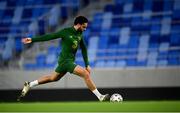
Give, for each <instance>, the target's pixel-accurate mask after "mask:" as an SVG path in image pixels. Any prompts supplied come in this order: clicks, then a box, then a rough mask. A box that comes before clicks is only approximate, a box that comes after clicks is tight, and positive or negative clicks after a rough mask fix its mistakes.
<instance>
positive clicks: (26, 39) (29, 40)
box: [21, 38, 32, 44]
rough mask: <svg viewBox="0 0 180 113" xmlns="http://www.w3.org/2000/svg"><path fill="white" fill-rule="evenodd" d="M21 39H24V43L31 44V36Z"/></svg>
mask: <svg viewBox="0 0 180 113" xmlns="http://www.w3.org/2000/svg"><path fill="white" fill-rule="evenodd" d="M21 41H22V43H24V44H29V43H31V42H32V40H31V38H23V39H22V40H21Z"/></svg>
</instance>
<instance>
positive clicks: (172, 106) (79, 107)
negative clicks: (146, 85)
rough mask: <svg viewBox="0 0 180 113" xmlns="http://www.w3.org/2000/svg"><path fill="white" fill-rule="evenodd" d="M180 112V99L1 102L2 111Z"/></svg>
mask: <svg viewBox="0 0 180 113" xmlns="http://www.w3.org/2000/svg"><path fill="white" fill-rule="evenodd" d="M12 111H13V112H121V111H122V112H179V111H180V101H124V102H123V103H110V102H30V103H0V112H12Z"/></svg>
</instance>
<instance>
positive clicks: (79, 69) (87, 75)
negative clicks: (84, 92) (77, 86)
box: [73, 66, 109, 101]
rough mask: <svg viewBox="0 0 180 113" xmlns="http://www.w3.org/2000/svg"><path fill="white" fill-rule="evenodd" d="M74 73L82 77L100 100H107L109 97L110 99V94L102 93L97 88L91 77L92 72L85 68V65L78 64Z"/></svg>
mask: <svg viewBox="0 0 180 113" xmlns="http://www.w3.org/2000/svg"><path fill="white" fill-rule="evenodd" d="M73 74H76V75H78V76H80V77H82V78H83V79H84V81H85V83H86V85H87V87H88V88H89V89H90V90H91V91H92V92H93V93H94V94H95V95H96V96H97V98H98V99H99V100H100V101H105V100H107V99H109V95H108V94H106V95H102V94H101V93H100V92H99V91H98V90H97V88H96V86H95V84H94V82H93V81H92V79H91V77H90V73H89V72H88V71H87V70H85V69H84V68H83V67H81V66H76V67H75V69H74V71H73Z"/></svg>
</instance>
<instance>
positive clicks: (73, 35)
mask: <svg viewBox="0 0 180 113" xmlns="http://www.w3.org/2000/svg"><path fill="white" fill-rule="evenodd" d="M57 38H61V39H62V41H61V46H62V50H61V53H60V55H59V58H58V62H62V61H64V60H72V61H75V55H76V52H77V50H78V47H79V46H80V48H81V50H82V55H83V59H84V62H85V66H86V67H87V66H88V65H89V61H88V56H87V49H86V45H85V42H84V39H83V36H82V32H80V31H77V30H76V29H75V28H74V27H69V28H64V29H62V30H60V31H58V32H55V33H51V34H46V35H42V36H36V37H33V38H32V42H41V41H48V40H53V39H57Z"/></svg>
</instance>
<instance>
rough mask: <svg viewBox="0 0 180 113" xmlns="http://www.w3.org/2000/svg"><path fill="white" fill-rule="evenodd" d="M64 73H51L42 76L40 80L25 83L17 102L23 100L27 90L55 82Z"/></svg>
mask: <svg viewBox="0 0 180 113" xmlns="http://www.w3.org/2000/svg"><path fill="white" fill-rule="evenodd" d="M65 74H66V73H57V72H53V73H51V74H50V75H46V76H42V77H41V78H39V79H38V80H34V81H32V82H27V81H26V82H25V83H24V87H23V89H22V92H21V95H20V96H19V97H18V99H17V100H18V101H20V99H21V98H23V97H24V96H25V95H26V94H27V93H28V92H29V90H30V89H31V88H32V87H34V86H37V85H40V84H45V83H49V82H55V81H58V80H59V79H61V78H62V77H63V76H64V75H65Z"/></svg>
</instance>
